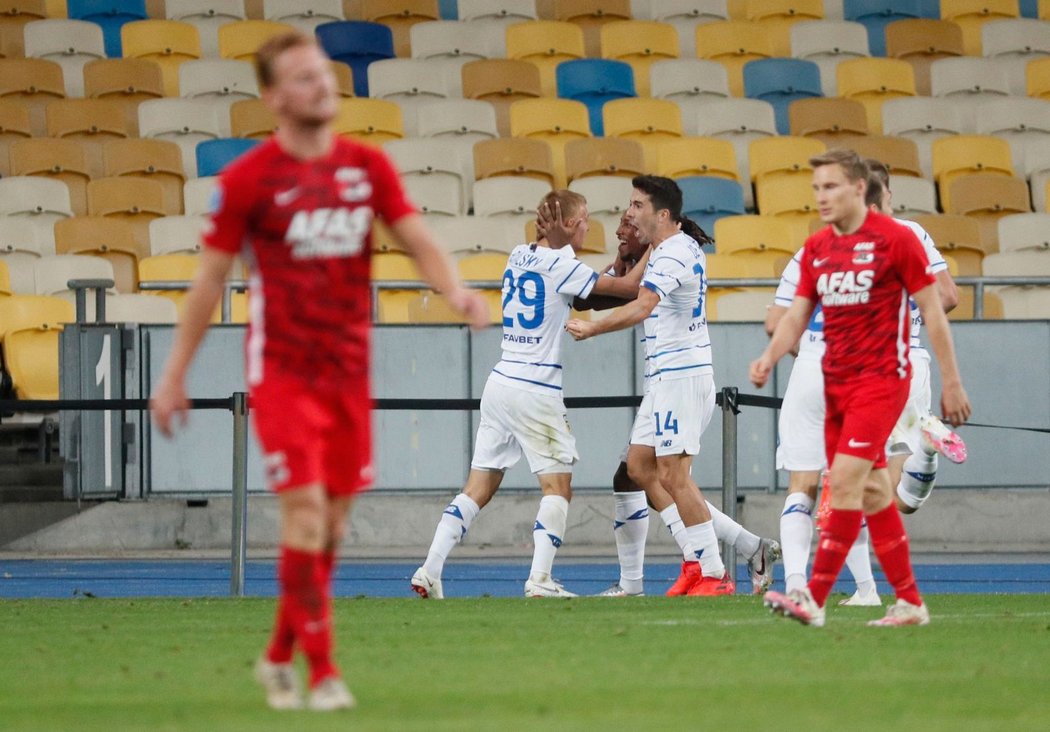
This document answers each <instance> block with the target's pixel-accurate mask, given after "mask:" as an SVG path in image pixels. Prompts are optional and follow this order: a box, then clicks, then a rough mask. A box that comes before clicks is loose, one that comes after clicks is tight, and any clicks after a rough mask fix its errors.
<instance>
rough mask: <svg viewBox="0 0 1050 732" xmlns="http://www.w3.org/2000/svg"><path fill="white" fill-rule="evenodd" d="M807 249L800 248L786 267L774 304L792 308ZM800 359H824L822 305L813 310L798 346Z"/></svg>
mask: <svg viewBox="0 0 1050 732" xmlns="http://www.w3.org/2000/svg"><path fill="white" fill-rule="evenodd" d="M805 250H806V247H805V246H802V247H799V250H798V251H797V252H795V256H793V257H792V258H791V261H790V262H788V263H787V266H786V267H784V271H783V272H782V273H781V275H780V283H779V284H778V285H777V292H776V294H775V295H774V296H773V303H774V304H776V305H779V306H781V307H785V308H789V307H791V301H792V300H794V299H795V290H796V289H798V278H799V274H800V272H801V269H800V268H801V264H800V263H801V261H802V253H803V252H805ZM798 358H800V359H805V360H807V361H810V360H812V361H819V360H821V359H822V358H824V310H823V308H821V307H820V303H819V302H818V303H817V306H816V307H815V308H813V314H812V315H810V316H809V323H808V324H807V325H806V331H805V332H804V333H803V334H802V339H801V340H800V341H799V344H798Z"/></svg>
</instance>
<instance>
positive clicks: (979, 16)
mask: <svg viewBox="0 0 1050 732" xmlns="http://www.w3.org/2000/svg"><path fill="white" fill-rule="evenodd" d="M1019 14H1020V9H1019V7H1018V4H1017V0H941V17H942V18H943V19H945V20H950V21H952V22H954V23H957V24H958V25H959V26H960V27H961V28H962V32H963V48H965V49H966V55H968V56H980V55H981V27H982V26H983V25H984V24H985V23H987V22H988V21H990V20H998V19H1002V18H1016V17H1018V15H1019Z"/></svg>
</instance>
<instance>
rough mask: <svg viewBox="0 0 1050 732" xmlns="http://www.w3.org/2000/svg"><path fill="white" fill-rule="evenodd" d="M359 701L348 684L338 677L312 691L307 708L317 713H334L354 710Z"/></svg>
mask: <svg viewBox="0 0 1050 732" xmlns="http://www.w3.org/2000/svg"><path fill="white" fill-rule="evenodd" d="M355 704H357V701H356V700H355V699H354V695H353V694H351V693H350V690H349V689H347V688H346V684H345V683H343V680H342V679H341V678H339V677H338V676H329V677H328V678H327V679H325V680H324V681H322V682H321V683H320V684H318V685H317V686H315V687H314V688H313V689H311V690H310V699H309V700H308V701H307V702H306V706H307V707H308V708H309V709H312V710H313V711H315V712H334V711H335V710H337V709H353V707H354V705H355Z"/></svg>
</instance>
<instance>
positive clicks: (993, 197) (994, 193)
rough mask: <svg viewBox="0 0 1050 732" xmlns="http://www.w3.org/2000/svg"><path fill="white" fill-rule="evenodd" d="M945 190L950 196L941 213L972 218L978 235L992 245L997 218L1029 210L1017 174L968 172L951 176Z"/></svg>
mask: <svg viewBox="0 0 1050 732" xmlns="http://www.w3.org/2000/svg"><path fill="white" fill-rule="evenodd" d="M948 190H949V191H950V193H951V197H950V200H949V202H948V204H947V205H946V206H945V213H957V214H963V215H964V216H969V217H970V218H976V219H977V221H978V223H979V224H980V225H981V239H982V240H983V241H984V242H986V243H988V244H989V246H994V247H995V248H998V246H999V226H998V222H999V219H1001V218H1002V217H1003V216H1009V215H1010V214H1015V213H1028V212H1029V211H1031V210H1032V208H1031V204H1030V202H1029V198H1028V186H1027V185H1025V182H1024V180H1023V179H1021V178H1014V177H1011V176H1006V175H1000V174H998V173H972V174H970V175H960V176H957V177H954V178H952V179H951V181H950V182H949V183H948ZM942 199H943V194H942Z"/></svg>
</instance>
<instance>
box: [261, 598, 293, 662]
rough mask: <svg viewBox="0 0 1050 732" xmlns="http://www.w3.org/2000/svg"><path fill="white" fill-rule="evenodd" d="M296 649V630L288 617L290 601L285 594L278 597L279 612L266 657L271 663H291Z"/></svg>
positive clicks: (275, 619) (275, 618)
mask: <svg viewBox="0 0 1050 732" xmlns="http://www.w3.org/2000/svg"><path fill="white" fill-rule="evenodd" d="M294 650H295V630H294V629H293V628H292V621H291V620H290V619H289V617H288V603H287V601H285V599H284V595H283V594H282V595H281V597H279V598H278V599H277V612H276V615H275V617H274V623H273V636H272V637H271V638H270V647H269V648H267V649H266V658H267V659H268V660H269V661H270V663H291V662H292V652H293V651H294Z"/></svg>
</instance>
